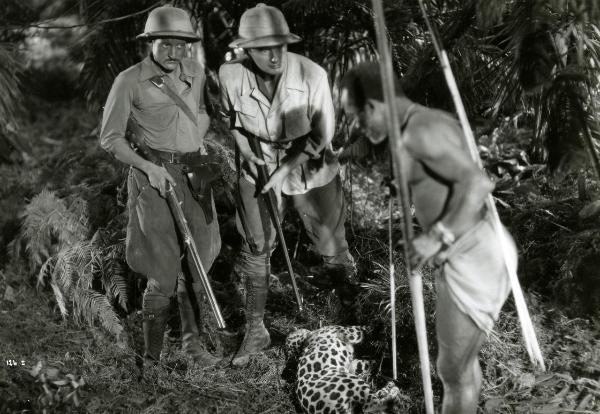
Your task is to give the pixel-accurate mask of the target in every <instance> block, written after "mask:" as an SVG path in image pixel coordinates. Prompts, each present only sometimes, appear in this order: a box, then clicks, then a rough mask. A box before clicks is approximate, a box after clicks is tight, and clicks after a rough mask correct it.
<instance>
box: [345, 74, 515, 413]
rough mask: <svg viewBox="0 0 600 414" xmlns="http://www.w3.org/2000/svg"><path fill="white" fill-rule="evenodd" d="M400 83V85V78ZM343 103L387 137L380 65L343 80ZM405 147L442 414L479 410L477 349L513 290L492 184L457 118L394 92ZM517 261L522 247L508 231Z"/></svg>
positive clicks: (373, 136) (377, 135) (414, 249)
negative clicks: (430, 303) (429, 294)
mask: <svg viewBox="0 0 600 414" xmlns="http://www.w3.org/2000/svg"><path fill="white" fill-rule="evenodd" d="M396 84H398V83H397V82H396ZM341 97H342V105H343V107H344V110H345V112H346V114H347V115H349V116H350V117H354V118H355V119H356V121H358V124H359V125H360V126H361V127H362V128H363V129H364V132H365V134H366V135H367V137H368V138H369V140H370V141H371V142H372V143H374V144H377V143H380V142H382V141H383V140H384V139H385V138H386V136H387V130H386V114H387V113H386V108H385V103H384V98H383V87H382V82H381V77H380V72H379V65H378V64H377V63H372V62H369V63H362V64H359V65H357V66H356V67H354V68H353V69H352V70H350V71H349V72H348V73H347V74H346V75H345V77H344V79H343V80H342V83H341ZM396 102H397V110H398V118H399V119H400V125H401V133H402V138H403V141H404V147H403V150H402V152H401V153H396V154H392V155H393V156H394V157H399V158H400V160H399V161H400V165H402V168H403V172H404V174H403V175H404V177H406V179H407V182H408V185H409V189H410V193H411V199H412V202H413V204H414V206H415V211H416V213H415V215H416V218H417V221H418V222H419V223H420V224H421V226H422V227H423V229H424V230H425V231H424V232H423V233H422V234H420V235H419V236H418V237H416V238H415V239H414V240H413V241H412V246H411V258H410V260H411V262H412V263H413V265H414V266H415V268H418V267H419V266H422V265H423V264H425V263H429V264H433V265H434V266H435V267H436V290H437V304H436V334H437V340H438V348H439V353H438V358H437V368H438V373H439V376H440V378H441V379H442V382H443V385H444V399H443V406H442V413H444V414H450V413H456V414H459V413H460V414H468V413H475V412H476V411H477V403H478V399H479V394H480V391H481V381H482V374H481V368H480V366H479V360H478V353H479V350H480V349H481V347H482V345H483V343H484V342H485V340H486V338H487V335H488V334H489V332H490V331H491V330H492V328H493V325H494V322H495V320H496V319H497V318H498V314H499V312H500V308H501V307H502V305H503V303H504V301H505V300H506V298H507V296H508V294H509V292H510V284H509V279H508V274H507V273H506V270H505V264H504V262H503V259H502V255H500V254H498V252H499V250H500V240H499V239H498V237H497V236H496V234H495V232H494V230H493V227H492V222H491V220H490V217H489V215H488V214H487V211H486V208H485V206H484V204H485V199H486V197H487V196H488V194H489V193H490V192H491V191H492V190H493V188H494V184H493V183H492V182H491V181H490V180H489V178H488V177H487V176H486V174H485V173H484V172H483V171H481V170H480V169H479V168H478V167H477V165H476V164H475V163H474V162H473V161H472V160H471V158H470V156H469V152H468V149H467V147H466V144H465V142H464V139H463V133H462V131H461V128H460V125H459V123H458V122H457V120H456V119H454V118H453V117H452V116H451V115H449V114H447V113H445V112H443V111H439V110H435V109H429V108H426V107H424V106H421V105H418V104H416V103H414V102H412V101H411V100H409V99H408V98H406V96H404V94H403V93H402V91H400V90H397V91H396ZM501 237H507V238H509V239H510V241H511V243H510V245H511V246H513V250H512V251H511V252H509V253H510V256H511V259H512V260H511V264H510V265H511V266H515V267H516V249H514V243H512V239H511V238H510V235H509V234H508V233H507V232H506V231H504V234H502V235H501Z"/></svg>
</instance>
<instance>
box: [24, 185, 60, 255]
mask: <svg viewBox="0 0 600 414" xmlns="http://www.w3.org/2000/svg"><path fill="white" fill-rule="evenodd" d="M66 214H67V206H66V205H65V202H64V201H63V200H61V199H60V198H58V197H57V196H56V193H55V192H54V191H49V190H42V191H41V192H40V193H39V194H38V195H36V196H35V197H34V198H33V199H32V200H31V201H30V202H29V203H28V204H27V205H26V206H25V211H24V212H23V213H22V215H21V217H23V225H22V234H23V238H24V239H25V240H26V247H25V250H26V251H27V252H28V253H29V257H30V259H31V261H32V262H33V263H34V264H35V265H38V266H41V265H42V264H43V263H44V262H45V261H46V260H47V259H48V258H49V257H50V255H51V249H52V245H53V240H52V238H53V235H54V229H55V228H56V227H57V226H60V225H61V218H62V217H64V216H65V215H66Z"/></svg>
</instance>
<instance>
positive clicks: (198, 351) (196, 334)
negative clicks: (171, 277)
mask: <svg viewBox="0 0 600 414" xmlns="http://www.w3.org/2000/svg"><path fill="white" fill-rule="evenodd" d="M184 289H185V288H181V287H180V288H178V291H177V304H178V305H179V315H180V317H181V348H182V350H183V352H184V353H186V354H187V355H189V356H190V357H191V358H192V359H193V360H194V362H195V363H197V364H198V365H200V366H203V367H210V366H213V365H215V364H217V363H218V362H219V361H220V359H219V358H218V357H216V356H214V355H212V354H211V353H210V352H209V351H208V349H207V347H206V343H205V339H206V338H204V336H206V335H205V334H204V332H201V330H200V329H199V328H198V323H197V322H196V316H195V314H194V308H193V306H192V302H191V300H190V297H189V295H188V292H187V290H184ZM201 289H202V288H201V286H200V283H197V284H196V283H194V291H195V295H196V298H197V300H198V301H201V300H202V292H201ZM199 308H200V314H199V319H200V321H202V318H203V317H204V315H203V312H202V306H201V304H200V303H199ZM200 325H201V326H202V322H201V323H200ZM202 330H204V329H202Z"/></svg>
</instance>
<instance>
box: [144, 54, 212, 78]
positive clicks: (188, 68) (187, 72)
mask: <svg viewBox="0 0 600 414" xmlns="http://www.w3.org/2000/svg"><path fill="white" fill-rule="evenodd" d="M179 69H181V72H180V74H179V79H181V80H182V81H183V82H185V83H187V84H188V85H191V84H192V78H195V77H197V76H199V75H201V72H202V71H201V68H200V65H198V64H196V62H195V61H193V60H192V59H187V58H184V59H182V60H181V61H180V62H179ZM165 75H166V73H165V72H163V71H162V70H161V69H160V67H158V65H157V64H156V63H154V61H153V60H152V58H151V57H150V55H148V56H146V57H145V58H144V60H142V62H141V70H140V76H139V81H140V82H143V81H146V80H148V79H150V78H153V77H155V76H161V77H162V76H165Z"/></svg>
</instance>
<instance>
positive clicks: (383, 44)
mask: <svg viewBox="0 0 600 414" xmlns="http://www.w3.org/2000/svg"><path fill="white" fill-rule="evenodd" d="M372 1H373V13H374V19H375V31H376V33H377V49H378V50H379V54H380V57H381V65H380V68H381V78H382V80H383V93H384V97H385V102H386V104H387V105H386V109H387V115H388V116H387V119H386V121H387V130H388V137H389V142H390V150H391V152H392V160H393V172H394V174H395V176H396V177H395V178H394V181H396V185H397V188H398V189H399V190H400V204H401V206H402V225H403V232H402V237H403V241H404V257H405V258H406V260H405V261H406V271H407V273H408V280H409V286H410V294H411V301H412V307H413V316H414V320H415V329H416V331H417V345H418V350H419V361H420V363H421V377H422V380H423V391H424V394H425V412H426V413H427V414H433V391H432V388H431V370H430V363H429V351H428V349H427V327H426V325H425V305H424V303H423V277H422V275H421V273H420V272H419V271H418V269H413V268H412V265H411V263H410V260H409V243H410V242H411V241H412V239H413V235H414V232H413V228H412V214H411V211H410V204H409V198H408V197H409V192H408V183H407V182H406V179H405V177H404V175H403V170H402V168H401V166H400V155H401V153H402V152H403V151H404V142H403V141H402V137H401V136H400V122H399V120H398V116H397V114H398V112H397V110H396V96H395V94H394V91H395V90H396V89H395V88H394V72H393V68H392V57H391V53H390V50H389V45H388V40H387V36H386V32H387V31H386V26H385V17H384V15H383V5H382V3H381V0H372ZM390 273H392V274H391V275H390V276H391V277H390V284H391V286H392V287H393V283H394V282H393V280H394V278H393V269H390ZM392 299H393V295H392ZM393 322H394V323H395V321H393ZM395 339H396V338H395V337H394V338H392V341H393V342H392V347H393V348H394V349H395V345H394V344H395V342H394V341H395ZM394 357H395V355H394Z"/></svg>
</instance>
